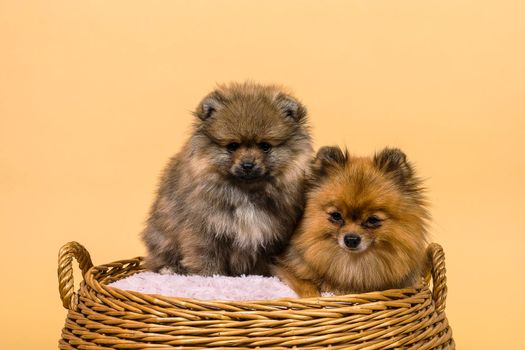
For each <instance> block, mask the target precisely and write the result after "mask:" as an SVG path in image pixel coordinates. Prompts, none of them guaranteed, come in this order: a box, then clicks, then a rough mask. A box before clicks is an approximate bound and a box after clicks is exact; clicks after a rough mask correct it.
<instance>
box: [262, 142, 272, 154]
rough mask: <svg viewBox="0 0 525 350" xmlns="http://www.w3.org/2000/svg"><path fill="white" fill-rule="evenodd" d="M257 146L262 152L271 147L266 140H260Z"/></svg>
mask: <svg viewBox="0 0 525 350" xmlns="http://www.w3.org/2000/svg"><path fill="white" fill-rule="evenodd" d="M259 148H260V149H261V151H263V152H270V150H271V149H272V145H270V144H269V143H268V142H261V143H260V144H259Z"/></svg>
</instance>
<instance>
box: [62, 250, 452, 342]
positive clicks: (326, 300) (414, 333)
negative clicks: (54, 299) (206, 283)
mask: <svg viewBox="0 0 525 350" xmlns="http://www.w3.org/2000/svg"><path fill="white" fill-rule="evenodd" d="M428 257H429V259H430V262H431V266H432V269H431V276H429V278H428V281H427V282H425V283H424V282H423V281H422V283H421V285H420V286H418V287H416V288H410V289H397V290H388V291H381V292H372V293H365V294H355V295H343V296H336V297H322V298H302V299H301V298H287V299H277V300H264V301H252V302H234V301H203V300H196V299H187V298H175V297H165V296H159V295H149V294H142V293H138V292H131V291H124V290H120V289H117V288H113V287H108V286H107V284H108V283H110V282H113V281H116V280H118V279H121V278H123V277H126V276H129V275H132V274H134V273H137V272H140V271H143V268H142V267H141V261H142V258H135V259H130V260H122V261H117V262H114V263H110V264H106V265H100V266H93V264H92V263H91V258H90V256H89V253H88V252H87V250H86V249H85V248H84V247H83V246H82V245H80V244H78V243H76V242H71V243H68V244H66V245H64V246H63V247H62V249H60V252H59V259H58V278H59V290H60V297H61V299H62V303H63V305H64V307H65V308H66V309H68V310H69V311H68V314H67V319H66V322H65V326H64V329H63V330H62V339H60V341H59V348H60V349H90V350H91V349H93V350H94V349H167V348H181V349H202V348H222V349H231V348H236V349H239V348H244V349H252V348H265V349H290V348H301V349H303V348H304V349H319V348H325V347H331V348H333V349H367V350H372V349H394V348H395V349H398V348H402V349H454V348H455V345H454V340H453V339H452V331H451V329H450V327H449V325H448V321H447V318H446V316H445V312H444V311H445V298H446V295H447V286H446V277H445V263H444V254H443V250H442V248H441V247H440V246H439V245H437V244H435V243H434V244H431V245H430V246H429V247H428ZM73 258H75V259H76V260H77V261H78V263H79V266H80V269H81V270H82V274H83V276H84V280H83V281H82V282H81V284H80V289H79V291H78V292H77V293H75V292H74V291H73V289H74V284H73V266H72V263H73ZM430 278H431V279H432V283H431V284H432V285H433V287H432V291H431V290H430V288H429V284H430Z"/></svg>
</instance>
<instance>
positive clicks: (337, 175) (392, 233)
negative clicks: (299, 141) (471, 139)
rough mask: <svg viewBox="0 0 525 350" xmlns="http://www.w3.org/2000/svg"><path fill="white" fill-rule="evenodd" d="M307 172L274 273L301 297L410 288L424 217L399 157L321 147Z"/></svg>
mask: <svg viewBox="0 0 525 350" xmlns="http://www.w3.org/2000/svg"><path fill="white" fill-rule="evenodd" d="M312 172H313V173H312V176H313V180H314V181H313V186H312V188H311V189H310V190H309V193H308V195H307V200H306V208H305V212H304V216H303V219H302V221H301V222H300V224H299V226H298V229H297V231H296V232H295V233H294V234H293V236H292V238H291V242H290V246H289V247H288V248H287V251H286V252H285V254H284V255H283V256H282V257H280V258H279V262H278V264H277V266H275V267H274V273H275V274H276V275H277V276H279V277H280V278H281V279H282V280H283V281H284V282H285V283H287V284H288V285H289V286H290V287H291V288H292V289H294V291H295V292H296V293H297V294H298V295H299V296H301V297H313V296H319V295H320V293H321V292H333V293H336V294H346V293H362V292H368V291H374V290H386V289H391V288H404V287H408V286H412V285H414V284H415V283H416V282H417V281H418V279H419V278H420V276H421V275H422V274H423V273H424V270H425V269H426V256H425V248H426V245H427V231H426V222H427V220H428V217H429V215H428V212H427V209H426V201H425V198H424V196H423V190H422V187H421V181H420V180H419V179H418V177H416V175H415V174H414V169H413V167H412V166H411V164H410V163H409V162H408V161H407V159H406V156H405V154H404V153H403V152H402V151H400V150H399V149H389V148H386V149H384V150H383V151H381V152H379V153H378V154H376V155H375V156H374V157H373V158H357V157H350V156H349V155H348V153H347V152H346V151H345V152H343V151H341V149H339V148H338V147H323V148H321V149H320V150H319V152H318V154H317V156H316V159H315V161H314V166H313V169H312Z"/></svg>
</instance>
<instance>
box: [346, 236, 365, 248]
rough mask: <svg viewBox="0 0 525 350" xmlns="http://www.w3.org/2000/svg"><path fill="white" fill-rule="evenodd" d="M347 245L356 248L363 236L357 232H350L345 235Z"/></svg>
mask: <svg viewBox="0 0 525 350" xmlns="http://www.w3.org/2000/svg"><path fill="white" fill-rule="evenodd" d="M344 241H345V245H346V246H347V247H348V248H351V249H355V248H357V247H359V244H360V243H361V237H360V236H358V235H356V234H353V233H351V234H349V235H346V236H345V237H344Z"/></svg>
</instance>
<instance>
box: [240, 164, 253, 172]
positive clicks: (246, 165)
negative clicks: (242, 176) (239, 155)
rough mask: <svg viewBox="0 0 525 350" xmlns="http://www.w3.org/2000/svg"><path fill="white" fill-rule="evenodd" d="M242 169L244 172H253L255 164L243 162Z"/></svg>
mask: <svg viewBox="0 0 525 350" xmlns="http://www.w3.org/2000/svg"><path fill="white" fill-rule="evenodd" d="M241 167H242V168H243V170H247V171H249V170H252V169H253V168H254V167H255V163H252V162H242V164H241Z"/></svg>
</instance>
